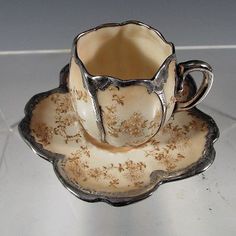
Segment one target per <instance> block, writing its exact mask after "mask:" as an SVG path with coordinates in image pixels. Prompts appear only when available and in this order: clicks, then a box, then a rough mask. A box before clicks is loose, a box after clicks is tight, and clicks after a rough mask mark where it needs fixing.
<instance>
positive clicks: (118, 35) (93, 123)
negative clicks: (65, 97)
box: [69, 21, 212, 147]
mask: <svg viewBox="0 0 236 236" xmlns="http://www.w3.org/2000/svg"><path fill="white" fill-rule="evenodd" d="M188 65H189V64H188ZM176 68H177V65H176V57H175V52H174V46H173V44H171V43H168V42H167V41H166V40H165V39H164V38H163V36H162V35H161V34H160V33H159V32H158V31H156V30H155V29H153V28H151V27H149V26H147V25H145V24H143V23H141V22H137V21H129V22H124V23H121V24H107V25H102V26H99V27H97V28H95V29H92V30H89V31H87V32H85V33H82V34H80V35H79V36H77V37H76V38H75V40H74V45H73V54H72V58H71V63H70V73H69V89H70V93H71V98H72V101H73V107H74V109H75V110H76V111H77V114H78V117H79V120H80V123H81V125H82V126H83V127H84V129H85V130H86V132H87V133H88V134H89V135H91V136H92V137H93V138H95V139H96V140H98V141H100V142H103V143H108V144H110V145H112V146H116V147H124V146H128V147H129V146H138V145H140V144H143V143H145V142H147V141H148V140H150V138H151V137H153V136H154V135H155V134H156V133H157V132H158V131H159V129H160V128H161V127H163V126H164V125H165V124H166V123H167V122H168V120H169V119H170V117H171V115H172V114H173V111H174V109H175V107H176V106H177V103H176V101H177V99H178V96H177V92H178V90H177V88H180V89H181V86H182V81H183V80H184V78H185V76H186V75H187V73H189V72H191V71H190V70H189V68H186V66H185V64H184V68H182V67H178V68H180V69H181V68H182V71H180V72H181V73H183V74H182V77H181V78H177V77H178V76H177V72H176V70H177V69H176ZM185 69H186V70H185ZM190 69H192V67H191V68H190ZM194 69H196V68H195V67H194ZM197 69H198V70H200V71H201V69H202V68H200V69H199V67H198V68H197ZM203 69H204V68H203ZM184 73H185V74H184ZM204 73H205V71H204ZM205 77H206V78H205V80H204V81H205V82H206V81H207V76H205ZM211 78H212V76H211ZM210 85H211V83H209V82H208V81H207V83H205V85H204V86H205V87H204V86H203V87H204V89H205V88H206V87H210ZM199 91H201V89H200V90H199ZM205 92H207V91H204V93H202V94H201V96H199V98H198V99H196V101H194V102H193V103H192V104H191V106H188V107H187V106H186V107H185V105H183V104H182V105H180V106H179V104H180V103H178V106H179V108H180V109H181V108H182V109H188V108H191V107H193V105H194V104H195V103H196V102H199V99H200V98H201V97H203V95H206V93H205Z"/></svg>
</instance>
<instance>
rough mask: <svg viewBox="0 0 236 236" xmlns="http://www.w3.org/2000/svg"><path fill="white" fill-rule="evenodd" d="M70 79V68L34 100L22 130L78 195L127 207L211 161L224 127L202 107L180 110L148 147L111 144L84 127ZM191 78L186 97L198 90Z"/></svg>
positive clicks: (29, 103) (64, 182)
mask: <svg viewBox="0 0 236 236" xmlns="http://www.w3.org/2000/svg"><path fill="white" fill-rule="evenodd" d="M67 81H68V66H66V67H65V68H64V69H63V70H62V72H61V83H60V87H59V88H57V89H54V90H50V91H48V92H45V93H41V94H38V95H35V96H34V97H33V98H31V100H30V101H29V102H28V104H27V105H26V108H25V114H26V116H25V118H24V119H23V120H22V121H21V123H20V124H19V131H20V133H21V135H22V137H23V138H24V140H25V141H26V142H27V144H28V145H29V146H30V147H31V148H32V149H33V150H34V151H35V152H36V153H37V154H38V155H39V156H41V157H43V158H44V159H46V160H48V161H50V162H51V163H52V164H53V167H54V171H55V173H56V175H57V177H58V178H59V180H60V181H61V182H62V184H63V185H64V186H65V187H66V188H67V189H68V190H69V191H71V192H72V193H73V194H74V195H76V196H77V197H78V198H80V199H82V200H85V201H89V202H95V201H104V202H107V203H109V204H112V205H114V206H122V205H127V204H130V203H133V202H136V201H139V200H141V199H144V198H146V197H148V196H149V195H151V193H152V192H153V191H154V190H155V189H157V187H158V186H159V185H160V184H162V183H165V182H169V181H173V180H177V179H183V178H186V177H189V176H193V175H195V174H198V173H200V172H202V171H204V170H206V169H207V168H208V167H209V166H210V165H211V164H212V162H213V160H214V157H215V150H214V148H213V144H214V142H215V141H216V139H217V137H218V135H219V131H218V128H217V126H216V124H215V122H214V121H213V119H212V118H211V117H209V116H208V115H206V114H204V113H203V112H201V111H199V110H198V109H197V108H192V109H190V110H189V111H182V112H177V113H175V114H174V115H173V117H172V118H171V119H170V120H169V121H168V123H167V124H166V125H165V126H164V127H163V128H162V129H161V131H160V132H159V133H158V134H156V135H155V136H154V137H153V138H152V139H150V140H149V141H148V142H147V143H146V144H144V145H141V146H139V147H137V148H133V149H125V148H123V149H122V148H121V149H119V148H118V149H116V148H111V147H110V146H106V144H102V143H99V142H97V141H96V140H95V139H93V138H92V137H91V136H89V134H87V133H86V132H85V131H84V129H83V128H82V126H81V125H80V123H81V120H80V119H79V118H78V116H77V114H76V112H75V111H74V109H73V106H72V102H71V97H70V93H69V92H68V88H67ZM187 81H188V85H186V87H187V88H188V89H185V90H184V91H185V94H183V95H182V100H183V101H184V100H186V99H187V98H188V97H189V96H191V94H194V90H195V89H196V87H195V84H194V82H193V81H192V79H191V77H188V80H187ZM196 144H197V145H196Z"/></svg>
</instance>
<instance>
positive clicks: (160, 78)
mask: <svg viewBox="0 0 236 236" xmlns="http://www.w3.org/2000/svg"><path fill="white" fill-rule="evenodd" d="M127 24H135V25H139V26H144V27H146V28H148V29H149V30H152V31H154V32H155V33H156V34H157V35H158V36H159V37H160V38H161V39H162V40H163V41H164V42H165V43H166V44H168V45H169V46H170V47H171V49H172V53H171V55H169V56H168V57H167V58H166V59H165V61H164V62H163V63H162V65H161V66H160V68H158V70H157V72H156V73H155V75H154V77H153V78H151V79H150V80H149V79H138V80H137V79H136V80H135V79H133V80H120V79H118V78H115V77H111V76H94V75H91V74H90V73H89V72H88V71H87V69H86V67H85V65H84V64H83V62H82V60H81V59H80V57H79V55H78V52H77V42H78V40H79V39H80V38H81V37H82V36H84V35H85V34H88V33H90V32H93V31H97V30H99V29H101V28H104V27H117V26H124V25H127ZM72 57H74V59H75V62H76V64H77V65H78V66H79V67H80V71H81V74H82V78H83V84H84V87H85V89H87V91H88V92H89V95H90V97H91V99H92V104H93V110H94V112H95V116H96V122H97V127H98V130H99V132H100V137H101V141H103V142H106V133H105V129H104V126H103V121H102V112H101V109H100V105H99V102H98V99H97V91H98V90H105V89H106V88H108V87H109V86H110V85H114V86H116V87H126V86H132V85H138V86H145V87H146V88H147V91H148V93H152V92H153V93H155V94H156V96H157V97H158V98H159V100H160V102H161V109H162V119H161V123H160V126H159V128H158V130H157V131H156V132H155V133H154V134H153V136H154V135H155V134H156V133H157V132H158V131H159V130H160V128H161V127H162V126H163V125H164V123H165V120H166V112H167V102H166V97H165V94H164V90H163V87H164V83H166V81H167V78H168V66H169V64H170V63H171V62H172V61H173V60H175V61H176V55H175V48H174V45H173V43H171V42H167V41H166V39H165V38H164V36H163V35H162V34H161V33H160V32H159V31H158V30H156V29H154V28H153V27H151V26H149V25H146V24H144V23H142V22H140V21H134V20H130V21H125V22H122V23H108V24H103V25H99V26H98V27H95V28H93V29H90V30H87V31H85V32H83V33H81V34H79V35H77V36H76V37H75V39H74V41H73V48H72Z"/></svg>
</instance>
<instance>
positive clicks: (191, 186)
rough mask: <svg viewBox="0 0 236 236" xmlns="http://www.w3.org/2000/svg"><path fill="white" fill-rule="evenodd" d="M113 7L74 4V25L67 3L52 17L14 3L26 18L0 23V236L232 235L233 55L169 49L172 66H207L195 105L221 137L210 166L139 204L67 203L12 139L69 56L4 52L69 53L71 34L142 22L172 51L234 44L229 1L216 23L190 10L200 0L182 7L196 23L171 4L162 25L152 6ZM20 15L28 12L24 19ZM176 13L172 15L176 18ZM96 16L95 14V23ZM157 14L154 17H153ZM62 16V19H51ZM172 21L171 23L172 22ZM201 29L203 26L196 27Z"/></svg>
mask: <svg viewBox="0 0 236 236" xmlns="http://www.w3.org/2000/svg"><path fill="white" fill-rule="evenodd" d="M20 2H21V1H20ZM87 2H90V1H87ZM121 2H122V1H120V3H119V4H118V3H116V4H113V5H111V3H109V4H105V1H101V4H100V5H97V8H95V7H92V6H93V4H92V3H91V2H90V3H87V5H86V4H85V3H81V4H77V5H76V7H77V10H78V14H81V15H80V16H78V19H79V20H78V25H77V23H75V21H76V19H77V17H76V16H75V15H74V14H75V13H76V10H75V9H74V8H73V4H72V3H70V5H69V6H65V5H63V4H62V6H61V7H59V8H58V11H57V9H54V10H55V11H53V7H54V6H52V5H49V6H48V8H47V7H46V6H44V5H43V4H41V2H40V5H39V3H35V4H36V5H33V6H31V5H29V4H25V5H19V4H20V3H17V4H18V5H17V4H16V6H15V7H18V8H19V9H21V10H22V9H23V7H26V8H27V10H25V11H26V12H27V14H28V15H26V16H25V15H20V13H17V14H18V15H16V16H14V17H15V18H14V19H15V21H14V22H15V23H13V22H11V21H10V22H9V23H8V24H9V27H7V25H6V24H4V22H2V21H0V29H1V31H2V32H6V34H3V38H2V39H3V41H1V42H0V235H1V236H13V235H14V236H15V235H23V236H35V235H36V236H37V235H39V236H41V235H50V236H54V235H55V236H62V235H70V236H75V235H76V236H77V235H85V236H87V235H88V236H90V235H97V236H99V235H101V236H106V235H113V236H116V235H135V236H138V235H150V236H152V235H162V236H166V235H170V236H173V235H180V236H184V235H188V236H189V235H191V236H195V235H196V236H199V235H200V236H202V235H203V236H204V235H227V236H228V235H229V236H231V235H232V236H233V235H236V187H235V186H236V158H235V151H236V146H235V144H236V93H235V91H234V90H235V89H236V77H235V67H236V48H235V49H232V48H233V47H232V48H231V49H198V48H195V49H192V50H186V48H182V47H181V48H182V49H181V48H179V50H177V52H176V54H177V58H178V61H179V62H180V61H185V60H189V59H201V60H205V61H207V62H208V63H209V64H210V65H212V67H213V69H214V74H215V81H214V84H213V87H212V90H211V92H210V93H209V95H208V96H207V98H206V99H205V100H204V101H203V103H202V104H200V105H199V106H198V107H199V108H200V109H201V110H203V111H205V112H206V113H207V114H209V115H210V116H212V117H213V118H214V119H215V121H216V123H217V125H218V126H219V129H220V133H221V134H220V138H219V140H218V141H217V142H216V144H215V149H216V159H215V161H214V163H213V165H212V166H211V167H210V168H209V169H208V170H207V171H206V172H204V173H203V174H200V175H197V176H195V177H191V178H188V179H185V180H181V181H177V182H172V183H168V184H165V185H162V186H161V187H160V188H158V190H157V191H156V192H155V193H154V194H153V195H152V196H151V197H149V198H147V199H145V200H143V201H141V202H138V203H135V204H132V205H129V206H125V207H120V208H116V207H112V206H110V205H107V204H106V203H87V202H84V201H81V200H79V199H77V198H76V197H75V196H73V195H72V194H71V193H69V192H68V191H67V190H66V189H65V188H64V187H63V186H62V184H61V183H60V182H59V181H58V179H57V177H56V176H55V174H54V172H53V168H52V165H51V164H50V163H48V162H46V161H45V160H43V159H41V158H39V157H38V156H36V155H35V154H34V153H33V152H32V151H31V150H30V148H29V147H28V146H27V145H26V144H25V143H24V141H23V140H22V139H21V137H20V135H19V134H18V130H17V124H18V122H19V121H20V119H22V118H23V114H24V113H23V109H24V106H25V104H26V102H27V101H28V100H29V98H30V97H31V96H33V95H34V94H36V93H39V92H42V91H46V90H49V89H52V88H54V87H57V86H58V82H59V80H58V78H59V77H58V75H59V72H60V69H61V68H62V67H63V66H64V65H65V64H67V63H68V62H69V58H70V55H69V53H45V52H43V53H42V52H41V53H39V52H34V53H32V54H29V53H28V54H27V52H25V53H23V54H19V55H16V54H17V52H16V53H12V54H8V55H3V54H7V53H3V52H4V51H9V50H11V51H12V50H13V51H15V50H18V51H19V50H35V49H40V50H41V49H42V50H44V49H59V50H60V49H65V48H69V47H70V45H71V42H72V39H73V37H74V35H75V34H76V33H78V32H80V31H82V30H85V29H87V28H90V27H91V26H95V25H97V24H99V23H104V22H107V21H122V20H124V18H126V19H127V18H128V19H132V18H135V19H139V20H143V21H145V22H146V23H149V24H151V25H153V26H158V25H159V24H160V25H161V28H162V29H163V30H161V29H160V28H159V29H160V30H161V31H162V32H163V31H164V32H163V34H165V36H167V39H168V40H169V39H171V41H173V42H176V43H177V46H181V45H183V46H186V45H187V46H189V45H193V46H194V45H197V44H198V45H215V44H217V45H224V44H231V45H232V44H234V43H235V41H236V39H235V30H234V32H231V29H233V28H232V27H233V23H232V21H233V20H234V22H235V20H236V16H235V11H234V10H235V6H236V5H235V3H234V10H233V6H232V5H230V4H228V5H227V4H225V3H223V2H222V3H221V5H220V4H216V3H215V6H214V7H215V9H216V11H217V12H218V13H219V12H220V9H221V10H222V9H223V10H224V11H223V12H224V14H223V15H221V17H220V16H219V14H218V17H216V16H215V14H214V11H211V7H210V6H211V5H210V4H208V5H207V6H205V7H203V6H199V4H198V5H197V3H198V2H201V1H197V2H196V1H190V2H191V3H192V5H189V4H190V3H186V2H187V1H186V2H185V4H187V5H188V7H189V9H191V10H193V9H194V7H195V8H196V9H197V10H198V11H200V9H202V11H203V12H202V13H201V14H202V17H201V18H198V17H197V14H198V13H199V12H198V13H196V12H194V11H192V12H191V13H190V12H189V11H188V10H186V9H185V8H184V7H183V8H181V7H180V6H178V8H174V6H173V5H172V4H171V3H168V4H167V3H163V4H164V5H163V9H164V10H165V11H166V12H167V13H168V14H169V13H171V14H172V16H171V17H172V18H171V19H172V21H170V20H169V21H168V14H167V13H166V14H165V15H164V13H163V11H164V10H163V11H160V10H158V4H156V3H154V2H155V1H153V2H152V1H151V2H152V3H150V5H148V9H149V11H148V10H147V9H146V8H145V6H146V5H145V1H144V2H143V1H142V3H141V1H140V2H139V1H137V5H135V6H134V7H133V8H132V7H131V6H129V8H128V9H129V10H127V7H125V4H126V1H125V2H124V3H121ZM166 2H168V1H166ZM188 2H189V1H188ZM226 2H227V1H226ZM228 2H230V1H228ZM32 4H33V3H32ZM37 4H38V5H37ZM89 4H90V5H89ZM194 4H195V5H194ZM232 4H233V2H232ZM130 5H131V3H130ZM226 5H227V6H226ZM230 6H232V7H230ZM175 7H177V6H175ZM201 7H202V8H201ZM37 8H39V10H38V9H37ZM121 8H122V9H124V12H123V11H121ZM154 8H155V9H154ZM10 9H13V8H11V6H10V4H8V5H3V7H2V8H1V9H0V12H1V11H2V12H4V15H3V16H2V15H1V14H0V15H1V16H0V17H2V18H3V20H7V19H10V16H11V15H12V14H13V13H12V12H9V15H8V14H6V12H7V11H9V10H10ZM30 9H31V10H32V9H35V11H34V12H30V13H29V10H30ZM109 9H110V10H112V12H111V11H110V10H109ZM168 9H169V10H170V12H168ZM177 9H178V10H179V11H180V12H182V14H180V15H178V14H177V13H176V11H177ZM70 10H71V12H70ZM96 10H97V11H100V12H101V16H99V14H98V13H97V12H96ZM13 11H15V12H16V10H14V9H13ZM22 11H23V10H22ZM117 11H120V12H122V14H121V13H120V15H119V14H118V13H117ZM159 11H160V14H161V16H156V15H155V13H156V14H158V12H159ZM39 12H41V13H42V16H41V17H40V13H39ZM52 12H55V18H53V17H50V13H52ZM140 12H142V14H141V13H140ZM149 12H150V14H149ZM72 13H73V14H72ZM112 13H114V17H112ZM63 14H65V21H64V19H63V18H60V17H63ZM93 14H96V17H95V16H94V15H93ZM104 14H105V15H104ZM139 14H141V16H139ZM184 14H185V18H184V16H183V15H184ZM205 14H208V16H205ZM233 14H234V15H233ZM70 15H71V18H69V16H70ZM92 15H93V17H92V18H91V17H90V16H92ZM27 16H28V17H32V22H31V23H30V22H27V19H28V18H27ZM82 16H83V17H84V18H83V17H82ZM191 16H192V18H191ZM119 17H120V18H119ZM140 17H141V19H140ZM175 17H176V19H177V20H176V21H174V20H173V19H175ZM18 19H19V20H18ZM11 20H12V21H13V19H11ZM57 20H59V22H58V21H57ZM46 21H48V22H49V23H48V24H47V22H46ZM187 21H188V23H186V22H187ZM40 22H41V23H40ZM70 22H71V24H70ZM207 22H208V23H209V25H208V26H206V25H205V23H206V24H207ZM226 22H228V25H227V24H226ZM5 23H6V22H5ZM172 23H173V24H174V26H175V27H174V26H173V25H172ZM185 23H186V24H187V26H186V25H185ZM177 24H179V26H178V28H177ZM199 24H201V28H200V26H199ZM54 25H55V27H54ZM226 25H227V27H228V28H227V27H226ZM39 26H40V27H41V28H40V33H37V32H38V30H37V32H36V28H35V27H38V28H39ZM61 26H63V27H64V28H61ZM168 26H170V27H168ZM197 26H199V28H197ZM224 26H225V27H224ZM20 27H22V31H21V29H20ZM3 30H4V31H3ZM14 30H16V31H15V32H16V33H18V32H20V33H19V38H20V39H21V41H20V43H19V45H17V44H16V41H15V40H16V39H13V31H14ZM178 30H180V32H181V33H179V31H178ZM221 30H224V31H225V32H226V31H227V32H228V35H226V33H225V32H224V33H223V34H221V33H220V31H221ZM200 31H201V37H200V36H199V34H200ZM22 32H23V33H22ZM184 32H185V36H183V34H184ZM63 33H65V37H64V36H62V34H63ZM26 34H28V36H29V37H26ZM47 34H48V35H47ZM72 34H73V35H72ZM233 34H234V35H233ZM180 35H181V36H180ZM7 36H8V37H7ZM60 36H61V37H60ZM218 36H219V37H218ZM233 36H234V37H233ZM1 37H2V34H1ZM57 37H59V38H57ZM2 39H1V40H2ZM54 42H55V44H54ZM183 49H185V50H183ZM1 54H2V55H1Z"/></svg>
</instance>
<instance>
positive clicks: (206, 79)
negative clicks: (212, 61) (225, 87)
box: [176, 60, 214, 111]
mask: <svg viewBox="0 0 236 236" xmlns="http://www.w3.org/2000/svg"><path fill="white" fill-rule="evenodd" d="M194 71H200V72H202V74H203V79H202V83H201V85H200V87H199V88H198V90H197V91H196V93H195V95H194V96H193V97H192V98H191V99H190V100H188V101H184V102H178V93H181V92H183V89H184V88H183V84H184V80H185V78H186V76H187V75H188V74H189V73H191V72H194ZM177 73H178V77H179V80H180V81H179V86H178V91H177V97H176V98H177V103H176V111H185V110H188V109H191V108H192V107H194V106H196V105H197V104H199V103H200V102H201V101H202V100H203V99H204V98H205V97H206V95H207V94H208V92H209V91H210V89H211V86H212V83H213V77H214V75H213V73H212V68H211V66H210V65H209V64H208V63H206V62H204V61H200V60H192V61H186V62H181V63H179V64H178V65H177Z"/></svg>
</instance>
